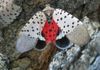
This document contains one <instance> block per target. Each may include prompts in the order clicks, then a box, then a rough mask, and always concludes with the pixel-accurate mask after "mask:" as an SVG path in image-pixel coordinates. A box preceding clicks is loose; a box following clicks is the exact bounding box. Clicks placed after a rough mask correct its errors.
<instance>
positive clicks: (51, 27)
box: [42, 19, 59, 43]
mask: <svg viewBox="0 0 100 70" xmlns="http://www.w3.org/2000/svg"><path fill="white" fill-rule="evenodd" d="M58 30H59V27H58V25H57V23H56V22H55V21H54V20H53V19H52V20H51V22H50V23H48V21H46V23H45V25H44V27H43V30H42V34H43V36H44V38H45V40H46V42H47V43H48V42H55V40H56V37H57V33H58Z"/></svg>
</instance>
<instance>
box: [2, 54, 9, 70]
mask: <svg viewBox="0 0 100 70" xmlns="http://www.w3.org/2000/svg"><path fill="white" fill-rule="evenodd" d="M8 63H9V60H8V59H7V57H6V56H4V55H3V54H1V53H0V70H8Z"/></svg>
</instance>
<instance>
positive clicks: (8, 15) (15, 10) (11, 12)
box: [0, 0, 22, 24]
mask: <svg viewBox="0 0 100 70" xmlns="http://www.w3.org/2000/svg"><path fill="white" fill-rule="evenodd" d="M21 10H22V9H21V7H19V6H17V5H15V4H14V2H13V0H0V23H2V24H10V23H11V22H13V20H14V19H16V17H17V16H18V15H19V13H20V12H21Z"/></svg>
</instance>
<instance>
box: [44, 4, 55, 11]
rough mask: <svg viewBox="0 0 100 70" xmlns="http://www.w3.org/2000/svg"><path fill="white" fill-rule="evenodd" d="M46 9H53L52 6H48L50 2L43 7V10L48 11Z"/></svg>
mask: <svg viewBox="0 0 100 70" xmlns="http://www.w3.org/2000/svg"><path fill="white" fill-rule="evenodd" d="M48 10H54V8H52V7H51V6H50V4H46V6H45V8H44V9H43V11H48Z"/></svg>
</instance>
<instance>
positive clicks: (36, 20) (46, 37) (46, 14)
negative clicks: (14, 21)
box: [20, 7, 88, 49]
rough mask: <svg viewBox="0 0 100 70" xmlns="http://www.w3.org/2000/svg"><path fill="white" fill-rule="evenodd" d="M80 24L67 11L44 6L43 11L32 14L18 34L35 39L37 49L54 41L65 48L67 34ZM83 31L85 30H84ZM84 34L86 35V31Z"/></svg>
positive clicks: (61, 47)
mask: <svg viewBox="0 0 100 70" xmlns="http://www.w3.org/2000/svg"><path fill="white" fill-rule="evenodd" d="M48 18H49V19H48ZM81 25H83V23H82V22H81V21H79V20H78V19H77V18H76V17H74V16H72V15H71V14H69V13H68V12H66V11H64V10H62V9H54V8H51V7H46V8H45V9H44V10H43V11H39V12H37V13H36V14H35V15H33V16H32V18H31V19H30V20H29V21H28V22H27V23H26V25H25V26H24V27H23V28H22V30H21V32H20V35H25V36H27V37H30V38H33V39H37V40H36V41H37V42H36V43H35V44H34V45H35V46H36V47H35V48H37V49H40V47H41V49H43V48H44V46H45V45H46V44H48V43H49V42H53V43H55V44H56V45H57V46H59V47H60V49H65V48H67V46H68V43H70V40H71V38H70V40H69V39H68V38H67V35H69V34H70V33H72V32H73V31H74V30H75V28H77V27H78V26H81ZM83 27H84V26H83ZM84 29H85V27H84ZM84 31H85V32H86V30H84ZM85 36H88V34H87V32H86V35H85ZM73 42H74V41H73ZM59 47H58V48H59Z"/></svg>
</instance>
